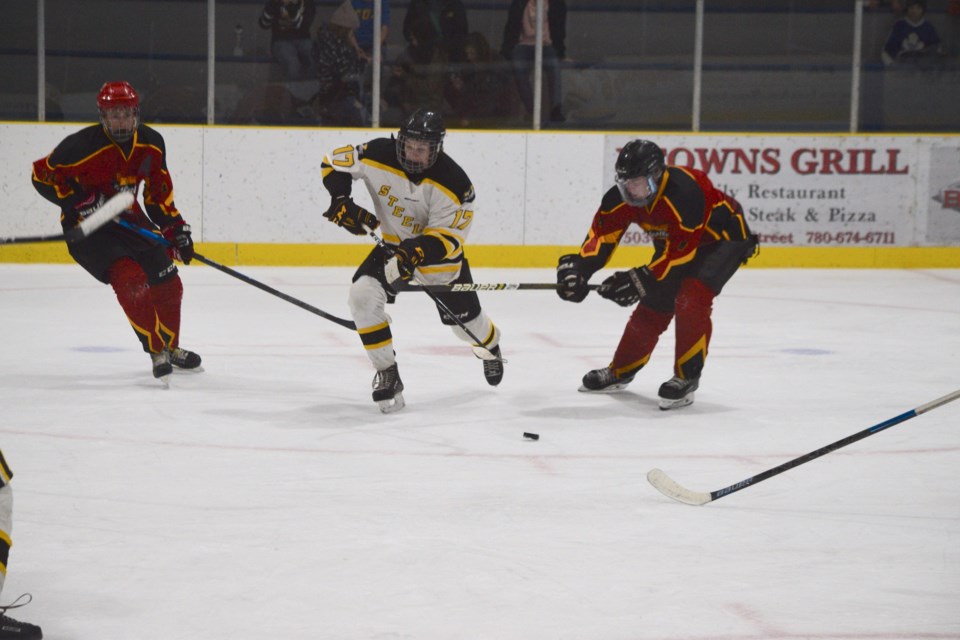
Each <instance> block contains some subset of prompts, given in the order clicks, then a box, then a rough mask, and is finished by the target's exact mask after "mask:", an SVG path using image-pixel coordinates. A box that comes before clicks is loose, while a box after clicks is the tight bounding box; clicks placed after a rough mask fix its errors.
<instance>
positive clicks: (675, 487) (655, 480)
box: [647, 389, 960, 507]
mask: <svg viewBox="0 0 960 640" xmlns="http://www.w3.org/2000/svg"><path fill="white" fill-rule="evenodd" d="M957 398H960V389H958V390H957V391H954V392H953V393H948V394H947V395H945V396H943V397H940V398H937V399H936V400H932V401H930V402H928V403H927V404H924V405H920V406H919V407H917V408H916V409H911V410H910V411H906V412H904V413H901V414H900V415H898V416H894V417H892V418H890V419H889V420H884V421H883V422H880V423H878V424H875V425H873V426H872V427H870V428H868V429H864V430H863V431H858V432H857V433H855V434H853V435H851V436H847V437H846V438H843V439H842V440H837V441H836V442H834V443H832V444H828V445H827V446H825V447H821V448H820V449H817V450H816V451H811V452H810V453H808V454H806V455H802V456H800V457H799V458H794V459H793V460H789V461H788V462H784V463H783V464H781V465H778V466H776V467H773V468H772V469H767V470H766V471H764V472H763V473H758V474H757V475H755V476H750V477H749V478H746V479H744V480H741V481H740V482H737V483H736V484H732V485H730V486H729V487H724V488H723V489H717V490H716V491H711V492H710V493H700V492H698V491H690V490H689V489H687V488H685V487H682V486H681V485H680V484H678V483H677V482H676V481H674V480H673V479H672V478H671V477H670V476H668V475H667V474H666V473H664V472H663V471H661V470H660V469H651V470H650V472H649V473H647V481H648V482H649V483H650V484H652V485H653V487H654V488H655V489H656V490H657V491H659V492H660V493H662V494H663V495H665V496H667V497H668V498H671V499H673V500H676V501H677V502H682V503H684V504H689V505H693V506H697V507H699V506H701V505H705V504H707V503H708V502H713V501H715V500H719V499H720V498H722V497H724V496H728V495H730V494H731V493H735V492H737V491H740V490H741V489H746V488H747V487H752V486H753V485H755V484H757V483H759V482H763V481H764V480H766V479H767V478H772V477H773V476H775V475H779V474H781V473H783V472H784V471H788V470H790V469H793V468H794V467H798V466H800V465H801V464H804V463H805V462H810V461H811V460H815V459H817V458H819V457H820V456H824V455H826V454H828V453H830V452H831V451H836V450H837V449H840V448H841V447H845V446H847V445H848V444H853V443H854V442H857V441H858V440H863V439H864V438H866V437H868V436H872V435H873V434H875V433H879V432H881V431H883V430H885V429H889V428H890V427H892V426H894V425H897V424H900V423H901V422H906V421H907V420H909V419H910V418H915V417H917V416H918V415H920V414H922V413H926V412H927V411H930V410H931V409H936V408H937V407H940V406H943V405H945V404H947V403H948V402H953V401H954V400H956V399H957Z"/></svg>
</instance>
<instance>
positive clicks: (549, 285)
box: [399, 282, 600, 293]
mask: <svg viewBox="0 0 960 640" xmlns="http://www.w3.org/2000/svg"><path fill="white" fill-rule="evenodd" d="M556 288H557V284H556V283H553V282H490V283H479V282H462V283H453V284H427V285H413V284H406V283H404V284H403V286H401V287H399V290H400V291H431V292H433V293H464V292H467V291H553V290H556ZM587 288H588V289H590V290H593V291H596V290H597V289H599V288H600V285H598V284H588V285H587Z"/></svg>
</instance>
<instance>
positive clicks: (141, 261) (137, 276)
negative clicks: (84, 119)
mask: <svg viewBox="0 0 960 640" xmlns="http://www.w3.org/2000/svg"><path fill="white" fill-rule="evenodd" d="M97 107H98V109H99V112H100V124H97V125H92V126H89V127H85V128H83V129H81V130H80V131H78V132H76V133H73V134H71V135H69V136H67V137H66V138H65V139H64V140H63V141H62V142H61V143H60V144H59V145H57V147H56V149H54V150H53V152H52V153H51V154H50V155H48V156H46V157H44V158H41V159H39V160H37V161H36V162H34V163H33V186H34V188H35V189H36V190H37V191H38V192H39V193H40V195H42V196H43V197H44V198H46V199H47V200H49V201H50V202H52V203H53V204H55V205H57V206H58V207H59V208H60V212H61V213H60V224H61V225H62V226H63V229H64V231H66V230H68V229H70V228H71V227H73V226H74V225H76V224H77V223H78V222H79V221H81V220H83V219H84V217H86V216H87V215H89V214H90V213H92V212H93V211H94V210H96V208H97V207H98V206H99V205H100V204H102V203H103V202H104V201H105V200H106V199H108V198H110V197H111V196H113V195H114V194H116V193H118V192H120V191H130V192H131V193H133V194H134V195H136V194H137V191H138V190H139V188H140V184H141V183H143V185H144V190H143V202H144V205H145V207H146V212H144V211H143V210H142V209H141V208H140V206H139V204H138V203H137V202H136V201H135V202H134V204H133V206H132V207H131V208H130V209H128V210H127V211H125V212H124V213H123V214H122V218H123V219H124V220H126V221H127V222H130V223H132V224H135V225H138V226H141V227H145V228H148V229H158V228H159V231H160V232H161V233H162V234H163V237H164V238H166V239H167V240H168V241H169V246H170V249H167V248H165V246H162V245H161V244H160V243H155V242H151V241H150V240H148V239H145V238H143V237H142V236H140V235H139V234H137V233H135V232H134V231H131V230H129V229H125V228H123V227H121V226H120V225H116V224H108V225H105V226H103V227H102V228H100V229H99V230H98V231H97V232H96V233H94V234H92V235H91V236H89V237H88V238H86V239H84V240H82V241H80V242H75V243H71V244H68V245H67V249H68V251H69V252H70V255H71V256H72V257H73V259H74V260H76V262H77V263H78V264H79V265H80V266H81V267H83V268H84V269H86V270H87V271H88V272H89V273H90V275H92V276H93V277H94V278H96V279H97V280H99V281H101V282H103V283H105V284H109V285H111V286H112V287H113V290H114V292H115V293H116V295H117V300H118V301H119V302H120V306H121V307H122V308H123V310H124V312H125V313H126V315H127V319H128V320H129V321H130V324H131V325H132V327H133V330H134V331H135V332H136V335H137V337H138V338H139V339H140V342H141V344H142V345H143V350H144V351H145V352H147V353H149V354H150V357H151V360H152V362H153V375H154V377H156V378H159V379H160V380H161V381H164V382H166V380H167V376H169V375H170V373H171V371H172V369H173V366H177V367H178V368H181V369H197V368H198V367H199V366H200V356H199V355H197V354H196V353H193V352H192V351H187V350H186V349H182V348H180V346H179V344H180V303H181V299H182V297H183V285H182V283H181V282H180V276H179V274H178V273H177V267H176V265H174V263H173V261H172V260H171V258H175V259H177V260H180V261H182V262H183V263H184V264H189V263H190V260H191V259H192V258H193V240H192V239H191V236H190V226H189V225H187V224H186V223H185V222H184V220H183V218H182V217H181V216H180V212H179V211H177V208H176V206H175V205H174V203H173V182H172V181H171V179H170V174H169V172H168V171H167V162H166V147H165V145H164V141H163V137H162V136H161V135H160V133H159V132H157V131H156V130H155V129H152V128H150V127H148V126H146V125H143V124H140V98H139V96H138V95H137V92H136V91H134V89H133V87H132V86H130V85H129V84H128V83H126V82H107V83H106V84H104V85H103V87H102V88H101V89H100V93H99V94H98V95H97Z"/></svg>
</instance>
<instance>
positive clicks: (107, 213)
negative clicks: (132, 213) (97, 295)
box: [0, 191, 134, 244]
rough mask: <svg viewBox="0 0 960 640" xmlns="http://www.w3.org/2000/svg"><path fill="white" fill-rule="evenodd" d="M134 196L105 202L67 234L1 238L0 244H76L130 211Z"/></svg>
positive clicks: (127, 194)
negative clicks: (58, 242) (60, 242)
mask: <svg viewBox="0 0 960 640" xmlns="http://www.w3.org/2000/svg"><path fill="white" fill-rule="evenodd" d="M133 200H134V198H133V194H132V193H130V192H129V191H121V192H120V193H118V194H116V195H114V196H113V197H112V198H110V199H109V200H107V201H106V202H104V203H103V204H102V205H101V206H100V208H99V209H97V210H96V211H94V212H93V213H91V214H90V215H89V216H87V217H86V218H84V219H83V220H81V221H80V223H79V224H77V225H76V226H75V227H73V228H72V229H70V230H69V231H67V232H66V233H57V234H54V235H49V236H20V237H9V238H0V244H31V243H34V242H57V241H59V240H65V241H67V242H76V241H77V240H83V239H84V238H86V237H87V236H89V235H90V234H91V233H93V232H94V231H96V230H97V229H99V228H100V227H102V226H103V225H105V224H107V223H108V222H110V221H111V220H113V219H114V218H116V217H117V216H118V215H120V214H121V213H123V212H124V211H125V210H127V209H129V208H130V206H131V205H132V204H133Z"/></svg>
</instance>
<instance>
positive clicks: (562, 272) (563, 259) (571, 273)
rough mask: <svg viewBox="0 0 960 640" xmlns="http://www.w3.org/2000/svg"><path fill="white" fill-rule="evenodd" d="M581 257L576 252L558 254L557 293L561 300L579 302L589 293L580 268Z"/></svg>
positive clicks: (585, 279)
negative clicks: (563, 254)
mask: <svg viewBox="0 0 960 640" xmlns="http://www.w3.org/2000/svg"><path fill="white" fill-rule="evenodd" d="M582 263H583V258H581V257H580V254H577V253H568V254H567V255H565V256H560V262H559V263H558V264H557V295H558V296H560V299H561V300H569V301H570V302H580V301H582V300H583V299H584V298H586V297H587V294H588V293H590V288H589V287H588V286H587V278H586V277H585V276H584V275H583V271H582V269H581V266H582Z"/></svg>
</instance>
